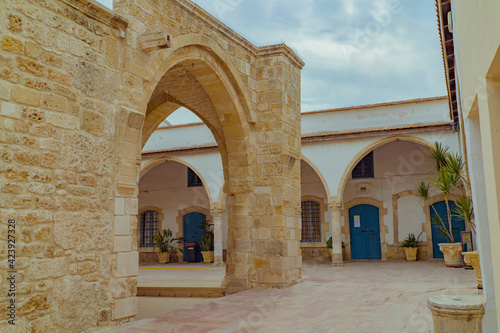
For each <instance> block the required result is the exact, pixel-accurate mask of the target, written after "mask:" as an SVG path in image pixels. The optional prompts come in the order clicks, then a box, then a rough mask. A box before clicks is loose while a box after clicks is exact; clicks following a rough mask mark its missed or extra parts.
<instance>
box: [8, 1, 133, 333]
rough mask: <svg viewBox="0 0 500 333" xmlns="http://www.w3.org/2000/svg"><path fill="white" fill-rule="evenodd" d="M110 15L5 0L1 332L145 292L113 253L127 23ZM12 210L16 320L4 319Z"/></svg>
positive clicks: (59, 324)
mask: <svg viewBox="0 0 500 333" xmlns="http://www.w3.org/2000/svg"><path fill="white" fill-rule="evenodd" d="M99 15H100V18H99V19H97V20H96V19H92V18H91V17H89V16H88V15H85V14H84V13H83V12H82V10H80V9H79V8H74V7H72V6H70V5H68V4H66V3H64V2H61V1H19V0H6V1H2V2H1V3H0V31H1V38H0V47H1V53H0V108H1V111H0V112H1V116H0V131H1V134H0V142H1V145H0V149H1V159H0V183H1V184H2V185H1V194H0V219H1V221H2V224H1V228H2V232H1V238H2V242H1V244H2V245H1V246H2V248H1V252H0V256H1V259H2V260H3V261H2V272H1V281H2V283H1V285H2V289H1V292H0V302H1V306H0V308H1V310H0V323H1V324H0V325H1V326H0V327H1V328H0V330H1V331H2V332H6V331H13V332H14V331H15V332H35V331H36V332H48V331H61V332H62V331H64V332H70V331H81V330H83V329H85V328H88V327H92V326H101V325H102V326H106V325H109V323H110V322H111V321H112V320H113V319H115V318H116V317H117V316H116V313H115V315H113V309H114V305H115V302H116V301H118V300H119V299H123V298H126V297H131V296H133V295H134V294H135V288H136V287H135V284H136V279H135V277H130V278H128V277H125V278H118V277H117V276H116V267H115V266H116V257H115V255H114V254H113V252H114V249H113V233H114V228H113V221H114V216H113V210H114V191H113V184H114V182H115V180H114V174H115V173H116V166H115V164H116V163H115V160H116V141H115V140H116V129H115V128H116V125H115V124H116V115H117V106H118V104H119V103H118V101H119V100H120V99H121V98H122V92H121V90H120V77H121V75H122V70H121V65H122V59H121V57H120V54H121V53H122V52H121V48H122V45H123V44H124V41H123V40H122V39H121V38H120V29H124V28H125V26H126V22H125V21H123V20H120V19H119V18H114V19H113V14H111V13H109V12H106V11H102V13H100V14H99ZM105 15H107V17H106V16H105ZM8 219H13V220H15V221H16V223H15V226H16V229H15V234H12V233H10V234H9V235H11V236H15V241H16V242H15V255H16V258H15V264H14V269H15V270H17V273H16V274H15V276H16V283H15V286H16V287H15V289H16V321H15V323H16V325H15V326H13V325H10V324H7V323H6V322H5V320H6V319H7V314H6V312H7V302H8V301H10V298H7V294H8V293H7V289H6V287H7V283H5V282H6V277H7V273H6V269H8V268H11V267H8V266H7V262H6V259H7V237H8V234H7V224H8V223H7V222H8ZM11 239H12V237H11Z"/></svg>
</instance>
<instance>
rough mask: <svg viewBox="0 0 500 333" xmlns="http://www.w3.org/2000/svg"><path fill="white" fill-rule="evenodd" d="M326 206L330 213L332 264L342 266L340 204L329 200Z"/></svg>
mask: <svg viewBox="0 0 500 333" xmlns="http://www.w3.org/2000/svg"><path fill="white" fill-rule="evenodd" d="M328 206H329V208H330V212H331V214H332V222H331V230H332V250H333V254H332V266H334V267H343V266H344V261H343V260H342V231H341V229H340V209H341V207H342V204H340V203H338V202H330V203H329V205H328Z"/></svg>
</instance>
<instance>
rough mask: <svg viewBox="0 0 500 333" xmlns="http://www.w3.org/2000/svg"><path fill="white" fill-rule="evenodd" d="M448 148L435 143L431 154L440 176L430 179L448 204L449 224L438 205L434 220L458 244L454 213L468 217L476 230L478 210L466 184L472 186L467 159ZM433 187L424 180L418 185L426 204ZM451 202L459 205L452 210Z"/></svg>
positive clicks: (452, 241) (462, 217)
mask: <svg viewBox="0 0 500 333" xmlns="http://www.w3.org/2000/svg"><path fill="white" fill-rule="evenodd" d="M448 149H449V148H448V147H444V146H442V145H441V144H440V143H439V142H435V143H434V145H433V147H432V148H431V151H430V152H429V153H428V157H430V158H431V159H433V160H434V161H435V162H436V166H437V171H436V175H435V176H432V177H431V178H430V181H431V183H432V185H434V186H435V187H436V188H437V189H438V190H439V192H440V194H441V195H442V196H443V198H444V202H445V204H446V214H447V219H448V223H445V221H444V220H443V218H442V217H441V216H440V215H439V214H438V212H437V211H436V208H435V207H434V206H433V205H431V207H432V208H433V209H434V212H435V216H434V218H433V220H432V223H433V224H434V225H435V226H436V227H437V229H438V230H439V232H441V233H442V234H443V235H444V236H445V237H446V238H447V239H448V241H449V242H450V243H454V242H455V239H454V237H453V232H452V216H456V217H459V218H461V219H464V220H465V221H466V222H467V223H469V224H470V225H471V228H472V230H474V231H475V225H474V222H473V219H474V209H473V206H472V200H470V199H469V198H468V197H467V194H466V192H465V188H464V187H465V186H464V185H468V180H467V177H466V176H465V162H464V161H463V159H462V157H461V156H460V155H459V154H450V153H448ZM430 189H431V184H430V183H425V182H420V183H419V184H418V186H417V188H416V192H417V195H418V196H419V197H420V199H421V200H422V201H423V202H424V203H425V202H426V201H427V200H428V199H429V197H430V196H429V193H430ZM450 202H454V203H455V206H454V208H453V212H454V213H455V214H452V209H450Z"/></svg>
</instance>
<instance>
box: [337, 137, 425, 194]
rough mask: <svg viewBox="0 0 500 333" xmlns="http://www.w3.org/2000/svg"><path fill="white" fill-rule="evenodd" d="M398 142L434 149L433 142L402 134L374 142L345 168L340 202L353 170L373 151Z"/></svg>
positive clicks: (340, 188) (340, 187) (341, 183)
mask: <svg viewBox="0 0 500 333" xmlns="http://www.w3.org/2000/svg"><path fill="white" fill-rule="evenodd" d="M397 140H403V141H410V142H415V143H418V144H421V145H423V146H426V147H428V148H431V147H432V143H431V142H429V141H427V140H424V139H422V138H419V137H416V136H412V135H400V134H398V135H392V136H388V137H384V138H382V139H379V140H377V141H374V142H372V143H371V144H369V145H368V146H366V147H365V148H364V149H362V150H361V151H359V152H358V153H357V154H356V156H355V157H354V158H353V159H352V160H351V162H350V163H349V164H348V166H347V167H346V168H345V170H344V173H343V174H342V178H341V179H340V182H339V188H338V190H337V196H338V198H339V199H338V200H339V202H342V201H343V197H344V191H345V187H346V184H347V181H348V180H349V177H350V174H351V172H352V170H353V169H354V167H355V166H356V165H357V164H358V163H359V161H361V159H363V157H364V156H365V155H366V154H368V153H369V152H371V151H372V150H375V149H376V148H378V147H381V146H383V145H385V144H387V143H390V142H393V141H397Z"/></svg>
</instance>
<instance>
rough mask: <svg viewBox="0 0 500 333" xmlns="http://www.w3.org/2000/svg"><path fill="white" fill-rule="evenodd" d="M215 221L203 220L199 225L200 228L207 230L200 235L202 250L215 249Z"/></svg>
mask: <svg viewBox="0 0 500 333" xmlns="http://www.w3.org/2000/svg"><path fill="white" fill-rule="evenodd" d="M212 226H213V223H210V221H208V220H207V221H203V222H201V223H200V224H199V225H198V228H200V229H203V230H205V233H204V234H203V235H201V237H200V249H201V251H204V252H206V251H213V250H214V238H215V237H214V232H213V231H212V230H210V229H211V227H212Z"/></svg>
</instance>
